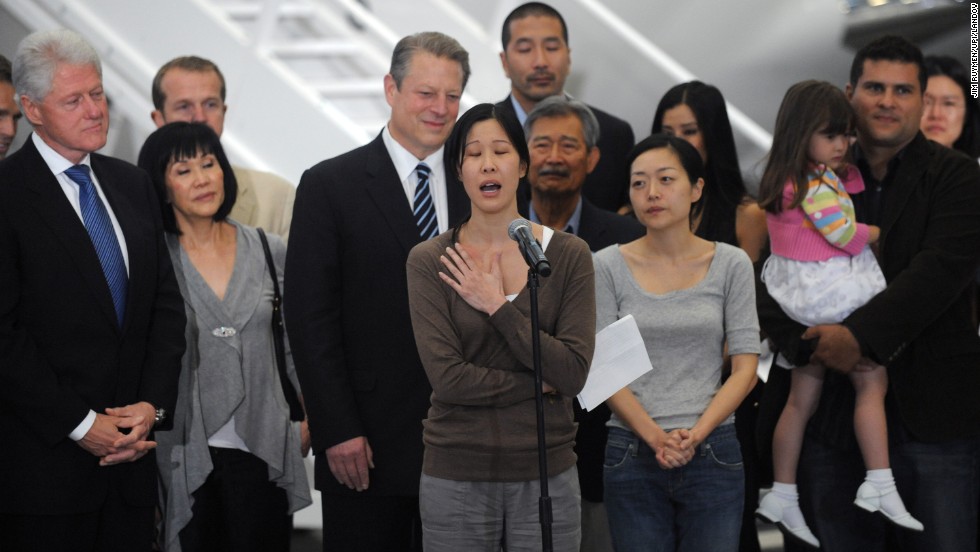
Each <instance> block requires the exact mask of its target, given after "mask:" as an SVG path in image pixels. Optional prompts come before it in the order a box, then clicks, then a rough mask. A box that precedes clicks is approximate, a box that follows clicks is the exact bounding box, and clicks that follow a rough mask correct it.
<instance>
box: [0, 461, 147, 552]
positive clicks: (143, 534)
mask: <svg viewBox="0 0 980 552" xmlns="http://www.w3.org/2000/svg"><path fill="white" fill-rule="evenodd" d="M109 469H111V468H109ZM154 511H155V508H154V507H153V506H145V507H137V506H133V505H131V504H129V503H127V502H126V501H125V500H124V499H123V497H122V496H121V495H120V493H119V489H118V488H117V487H116V484H115V482H113V481H112V480H111V478H110V485H109V492H108V493H107V494H106V499H105V502H104V503H103V504H102V508H100V509H99V510H98V511H95V512H86V513H82V514H66V515H19V514H0V552H142V551H146V552H149V550H151V547H152V545H153V531H154V527H153V524H154Z"/></svg>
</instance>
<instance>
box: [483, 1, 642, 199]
mask: <svg viewBox="0 0 980 552" xmlns="http://www.w3.org/2000/svg"><path fill="white" fill-rule="evenodd" d="M501 43H502V44H503V48H504V51H503V52H501V53H500V62H501V64H502V65H503V68H504V73H505V74H506V75H507V78H509V79H510V95H509V96H507V98H505V99H504V100H503V101H501V102H499V103H498V104H497V108H498V109H501V110H503V111H506V112H508V113H510V114H512V115H514V116H515V117H517V120H518V122H520V123H521V124H522V125H523V124H524V120H525V119H526V118H527V114H528V113H530V112H531V110H532V109H533V108H534V106H535V105H537V103H538V102H540V101H541V100H543V99H545V98H547V97H549V96H558V95H561V96H567V94H566V93H565V80H566V79H567V78H568V71H569V68H570V67H571V64H572V59H571V49H569V47H568V28H567V27H565V20H564V19H563V18H562V16H561V14H560V13H558V11H557V10H555V9H554V8H552V7H551V6H549V5H547V4H543V3H541V2H529V3H527V4H523V5H521V6H518V7H517V8H515V9H514V11H512V12H510V14H509V15H508V16H507V18H506V19H505V20H504V25H503V30H502V32H501ZM591 109H592V113H593V114H594V115H595V117H596V119H598V121H599V128H600V130H601V132H600V133H599V142H598V145H599V149H600V150H602V157H600V158H599V162H598V164H597V165H596V167H595V169H594V170H593V171H592V173H591V174H589V177H588V178H586V180H585V187H584V188H583V193H584V194H585V197H586V198H587V199H588V200H589V201H591V202H592V203H593V204H594V205H596V206H597V207H600V208H602V209H605V210H607V211H617V210H619V209H620V208H621V207H623V206H627V205H629V167H627V163H626V155H627V154H628V153H629V151H630V149H632V148H633V129H632V128H631V127H630V125H629V123H627V122H626V121H624V120H622V119H619V118H617V117H614V116H613V115H610V114H609V113H606V112H605V111H602V110H600V109H597V108H595V107H592V108H591Z"/></svg>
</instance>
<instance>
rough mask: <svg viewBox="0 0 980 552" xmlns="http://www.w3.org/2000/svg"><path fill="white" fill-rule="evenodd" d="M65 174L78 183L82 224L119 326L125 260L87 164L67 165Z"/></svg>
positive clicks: (125, 278)
mask: <svg viewBox="0 0 980 552" xmlns="http://www.w3.org/2000/svg"><path fill="white" fill-rule="evenodd" d="M65 174H66V175H68V178H70V179H72V181H74V182H75V184H78V199H79V203H80V204H81V210H82V221H83V222H84V223H85V229H86V230H87V231H88V235H89V238H91V239H92V245H93V246H95V253H96V255H98V256H99V264H101V265H102V272H103V274H105V279H106V283H107V284H108V285H109V293H111V294H112V304H113V306H115V308H116V317H117V318H118V321H119V326H120V327H121V326H122V323H123V315H124V314H125V312H126V286H127V285H128V279H129V278H128V276H127V275H126V263H125V261H123V256H122V250H121V249H120V248H119V240H117V239H116V231H115V229H113V227H112V220H110V219H109V212H108V211H106V208H105V205H103V204H102V200H101V199H99V193H98V191H96V189H95V185H94V184H92V178H91V177H89V168H88V166H87V165H75V166H73V167H70V168H68V169H67V170H65Z"/></svg>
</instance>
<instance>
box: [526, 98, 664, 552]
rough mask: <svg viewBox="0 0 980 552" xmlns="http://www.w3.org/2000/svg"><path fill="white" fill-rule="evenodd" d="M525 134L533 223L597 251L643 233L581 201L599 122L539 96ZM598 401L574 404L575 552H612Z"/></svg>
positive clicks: (631, 222)
mask: <svg viewBox="0 0 980 552" xmlns="http://www.w3.org/2000/svg"><path fill="white" fill-rule="evenodd" d="M524 134H525V135H526V136H527V147H528V149H529V150H530V153H531V165H530V167H529V168H528V175H527V178H528V182H529V184H530V187H531V200H530V202H526V203H523V204H522V205H520V210H521V213H522V214H525V215H527V217H528V218H529V219H531V220H532V221H533V222H537V223H539V224H543V225H545V226H550V227H551V228H554V229H555V230H562V231H565V232H570V233H572V234H576V235H577V236H578V237H580V238H582V239H583V240H585V242H586V243H587V244H589V249H591V250H592V251H598V250H600V249H603V248H605V247H608V246H610V245H612V244H616V243H626V242H631V241H633V240H635V239H637V238H639V237H640V236H642V235H643V234H644V232H645V230H644V228H643V225H642V224H640V223H639V222H637V221H636V219H635V218H631V217H625V216H623V215H618V214H616V213H612V212H610V211H606V210H603V209H599V208H598V207H596V206H595V205H593V204H592V203H591V202H590V201H589V200H588V199H586V198H584V197H582V185H583V184H584V183H585V181H586V177H587V176H588V175H589V174H590V173H591V172H592V171H593V169H594V168H595V166H596V164H597V163H598V162H599V160H600V159H601V153H602V151H601V148H600V147H599V146H598V145H597V143H598V141H599V122H598V121H597V120H596V117H595V115H593V113H592V110H591V109H589V107H588V106H587V105H585V104H584V103H582V102H580V101H578V100H569V99H567V98H565V97H564V96H552V97H550V98H546V99H544V100H542V101H541V102H538V104H537V105H536V106H535V107H534V109H532V110H531V112H530V113H528V116H527V120H526V121H525V122H524ZM609 415H610V411H609V407H607V406H606V405H605V404H602V405H600V406H599V407H597V408H595V409H593V410H592V411H591V412H586V411H584V410H582V408H581V407H579V405H578V403H577V402H576V403H575V421H577V422H578V424H579V426H578V432H577V433H576V435H575V453H576V454H577V455H578V462H577V465H578V479H579V486H580V487H581V489H582V550H583V552H585V551H590V552H591V551H602V550H612V542H611V541H610V537H609V525H608V522H607V520H606V513H605V508H604V507H603V504H602V462H603V457H604V455H605V450H606V435H607V434H608V433H609V431H608V430H607V429H606V422H607V421H608V420H609Z"/></svg>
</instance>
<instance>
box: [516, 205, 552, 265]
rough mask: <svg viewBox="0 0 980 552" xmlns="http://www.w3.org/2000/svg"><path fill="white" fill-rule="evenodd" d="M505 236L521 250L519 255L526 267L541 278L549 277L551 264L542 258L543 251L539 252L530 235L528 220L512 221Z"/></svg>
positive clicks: (538, 245) (536, 243)
mask: <svg viewBox="0 0 980 552" xmlns="http://www.w3.org/2000/svg"><path fill="white" fill-rule="evenodd" d="M507 235H508V236H510V239H512V240H514V241H516V242H517V245H518V247H519V248H520V250H521V255H523V256H524V261H525V262H527V266H529V267H531V269H532V270H534V271H535V272H536V273H538V274H540V275H542V276H550V275H551V263H549V262H548V258H547V257H545V256H544V251H542V250H541V244H539V243H538V240H536V239H534V234H533V233H531V223H530V222H529V221H528V220H526V219H522V218H519V219H514V220H513V222H511V223H510V226H509V227H507Z"/></svg>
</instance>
